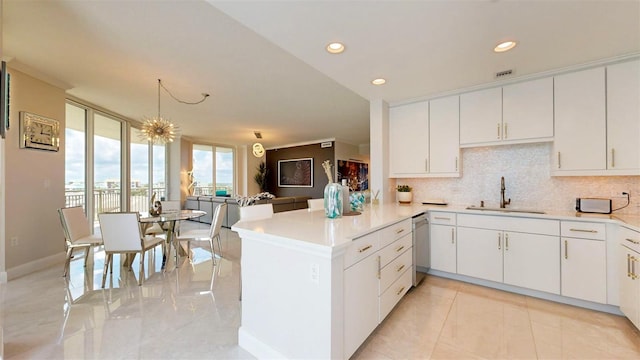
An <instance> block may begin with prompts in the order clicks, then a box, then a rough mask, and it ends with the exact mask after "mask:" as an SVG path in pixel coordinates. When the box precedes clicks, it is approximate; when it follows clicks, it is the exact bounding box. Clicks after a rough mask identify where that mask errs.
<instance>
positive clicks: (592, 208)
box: [576, 198, 611, 214]
mask: <svg viewBox="0 0 640 360" xmlns="http://www.w3.org/2000/svg"><path fill="white" fill-rule="evenodd" d="M576 211H579V212H583V213H596V214H611V199H603V198H577V199H576Z"/></svg>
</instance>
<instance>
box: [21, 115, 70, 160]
mask: <svg viewBox="0 0 640 360" xmlns="http://www.w3.org/2000/svg"><path fill="white" fill-rule="evenodd" d="M20 147H21V148H31V149H40V150H49V151H58V149H59V147H60V122H58V121H57V120H53V119H49V118H46V117H44V116H40V115H35V114H31V113H28V112H24V111H21V112H20Z"/></svg>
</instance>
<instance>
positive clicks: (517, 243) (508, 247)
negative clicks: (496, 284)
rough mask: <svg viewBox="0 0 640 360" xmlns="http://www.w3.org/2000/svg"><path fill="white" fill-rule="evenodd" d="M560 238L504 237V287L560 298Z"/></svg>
mask: <svg viewBox="0 0 640 360" xmlns="http://www.w3.org/2000/svg"><path fill="white" fill-rule="evenodd" d="M559 245H560V238H559V237H558V236H549V235H539V234H524V233H515V232H507V233H505V244H504V283H505V284H509V285H515V286H520V287H523V288H528V289H534V290H539V291H544V292H548V293H552V294H560V249H559V247H560V246H559Z"/></svg>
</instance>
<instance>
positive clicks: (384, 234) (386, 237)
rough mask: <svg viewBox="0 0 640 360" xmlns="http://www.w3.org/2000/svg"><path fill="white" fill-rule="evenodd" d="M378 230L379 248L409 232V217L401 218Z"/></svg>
mask: <svg viewBox="0 0 640 360" xmlns="http://www.w3.org/2000/svg"><path fill="white" fill-rule="evenodd" d="M378 232H379V233H380V248H384V247H385V246H387V245H389V244H391V243H393V242H394V241H396V240H398V239H400V238H401V237H403V236H404V235H406V234H410V233H411V219H406V220H402V221H400V222H398V223H395V224H393V225H391V226H387V227H386V228H383V229H381V230H379V231H378Z"/></svg>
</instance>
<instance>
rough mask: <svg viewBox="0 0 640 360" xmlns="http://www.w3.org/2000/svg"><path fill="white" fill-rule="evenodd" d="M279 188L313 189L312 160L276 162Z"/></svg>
mask: <svg viewBox="0 0 640 360" xmlns="http://www.w3.org/2000/svg"><path fill="white" fill-rule="evenodd" d="M278 186H279V187H313V158H304V159H291V160H280V161H278Z"/></svg>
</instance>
